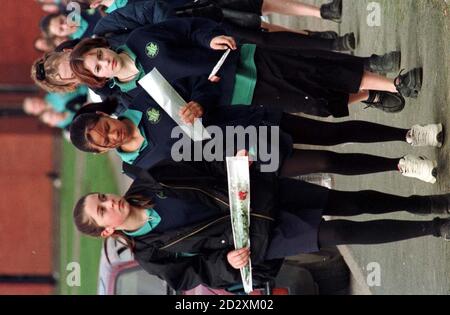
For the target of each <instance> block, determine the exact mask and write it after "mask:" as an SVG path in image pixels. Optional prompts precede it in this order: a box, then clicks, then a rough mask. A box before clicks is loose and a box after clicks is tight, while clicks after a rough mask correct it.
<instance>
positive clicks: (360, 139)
mask: <svg viewBox="0 0 450 315" xmlns="http://www.w3.org/2000/svg"><path fill="white" fill-rule="evenodd" d="M280 128H281V130H283V131H284V132H286V133H288V134H290V135H291V136H292V139H293V140H294V143H297V144H309V145H325V146H332V145H338V144H342V143H348V142H355V143H376V142H387V141H405V140H406V134H407V132H408V130H407V129H401V128H395V127H390V126H385V125H380V124H374V123H371V122H366V121H348V122H342V123H329V122H323V121H319V120H314V119H309V118H305V117H300V116H296V115H290V114H286V113H284V114H283V116H282V119H281V123H280Z"/></svg>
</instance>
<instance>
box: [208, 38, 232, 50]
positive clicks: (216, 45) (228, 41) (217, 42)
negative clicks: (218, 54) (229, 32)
mask: <svg viewBox="0 0 450 315" xmlns="http://www.w3.org/2000/svg"><path fill="white" fill-rule="evenodd" d="M209 46H211V48H212V49H214V50H227V49H228V48H230V49H232V50H235V49H236V48H237V46H236V41H235V40H234V38H233V37H230V36H225V35H220V36H217V37H214V38H213V39H212V40H211V43H209Z"/></svg>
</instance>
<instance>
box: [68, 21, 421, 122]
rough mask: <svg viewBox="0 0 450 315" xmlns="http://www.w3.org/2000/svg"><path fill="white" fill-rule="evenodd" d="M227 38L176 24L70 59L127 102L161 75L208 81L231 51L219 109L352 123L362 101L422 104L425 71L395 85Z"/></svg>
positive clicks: (357, 61) (349, 61)
mask: <svg viewBox="0 0 450 315" xmlns="http://www.w3.org/2000/svg"><path fill="white" fill-rule="evenodd" d="M208 25H209V26H208ZM224 33H225V31H224V30H223V29H221V28H220V27H219V26H218V25H217V24H215V23H213V22H210V21H208V20H205V19H181V18H180V19H174V20H170V21H167V22H164V23H159V24H157V25H154V26H149V27H142V28H140V29H137V30H135V31H134V32H133V33H132V34H131V35H130V36H129V38H128V40H127V44H126V45H125V46H123V47H122V48H121V49H119V50H117V51H113V50H111V49H108V48H107V45H108V43H107V42H106V41H105V40H102V39H100V38H97V39H87V40H83V41H82V42H80V43H79V44H78V45H77V46H76V47H75V48H74V50H73V51H72V53H71V67H72V70H73V71H74V73H75V75H76V76H77V77H79V78H80V80H81V81H82V82H84V83H86V84H88V85H91V86H102V85H104V84H105V83H106V82H107V81H108V80H113V81H114V83H115V85H118V86H119V88H120V89H121V90H122V91H123V92H124V93H127V94H128V93H135V92H136V90H135V89H138V90H139V89H140V88H138V87H137V81H138V80H139V79H140V78H142V76H143V75H145V74H146V73H148V72H149V71H151V70H153V68H155V67H156V68H157V69H158V70H159V71H160V72H161V74H162V75H163V76H164V77H165V78H166V79H167V80H168V81H169V82H170V83H172V82H174V81H175V80H177V79H180V78H183V77H190V76H198V75H202V76H208V75H209V74H210V72H211V70H212V69H213V68H214V66H215V64H216V63H217V61H218V60H219V59H220V57H221V55H222V53H221V52H219V51H218V50H226V49H228V48H231V49H232V50H233V52H231V53H230V55H229V56H228V58H227V60H226V61H225V63H224V65H223V66H222V68H221V70H220V72H219V74H218V75H217V76H214V77H211V78H210V80H211V81H213V82H216V83H217V82H218V81H220V82H219V83H218V85H219V86H220V88H221V90H222V95H221V99H220V100H218V104H220V105H230V104H247V105H250V104H253V105H264V106H273V107H278V108H283V110H284V111H287V112H303V113H307V114H311V115H316V116H334V117H345V116H348V114H349V109H348V105H349V104H352V103H355V102H359V101H365V102H367V104H368V105H369V106H371V107H376V108H378V109H381V110H384V111H387V112H399V111H401V110H402V109H403V108H404V105H405V100H404V98H403V96H406V97H417V95H418V93H419V91H420V89H421V82H422V70H421V69H414V70H412V71H410V72H408V73H406V74H403V75H399V76H397V78H395V79H393V80H391V79H388V78H386V77H383V76H380V75H377V74H375V73H372V72H369V71H366V70H365V68H370V67H367V66H366V65H367V64H370V63H371V59H370V58H359V57H353V56H347V55H341V54H338V53H332V52H321V53H320V54H319V55H317V54H316V52H304V53H301V52H298V53H292V52H289V53H288V52H284V53H282V52H279V51H274V50H269V49H263V48H259V47H256V46H255V45H247V44H246V45H243V46H240V47H239V49H237V45H236V43H235V41H234V39H233V38H232V37H228V36H226V35H222V34H224ZM215 50H217V51H215Z"/></svg>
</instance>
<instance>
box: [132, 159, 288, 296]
mask: <svg viewBox="0 0 450 315" xmlns="http://www.w3.org/2000/svg"><path fill="white" fill-rule="evenodd" d="M125 168H126V169H127V171H128V172H134V173H135V174H136V176H138V179H137V180H135V181H134V183H133V185H132V186H131V187H130V189H129V191H128V192H127V194H126V195H127V196H131V195H136V194H144V195H145V196H150V197H151V196H154V195H155V194H158V193H164V195H165V196H167V197H168V198H179V199H182V200H195V201H200V202H201V203H203V204H206V205H208V206H209V207H214V208H218V209H220V211H221V213H223V214H222V215H217V217H215V218H213V219H211V220H208V221H207V222H201V223H199V224H195V225H191V226H186V227H183V228H181V229H177V230H174V231H169V232H164V233H148V234H146V235H144V236H139V237H136V238H134V242H135V248H134V253H135V258H136V259H137V261H138V262H139V264H140V265H141V266H142V267H143V268H144V269H145V270H146V271H147V272H149V273H150V274H154V275H157V276H158V277H160V278H161V279H163V280H165V281H167V283H168V284H169V286H171V287H172V288H174V289H176V290H188V289H191V288H194V287H196V286H198V285H200V284H204V285H207V286H209V287H212V288H227V287H230V286H231V285H234V284H237V283H240V282H241V278H240V272H239V270H236V269H234V268H232V267H231V266H230V265H229V263H228V261H227V258H226V256H227V254H228V253H229V252H230V251H232V250H234V246H233V235H232V229H231V220H230V214H229V205H228V194H227V186H226V185H227V184H226V181H225V182H223V181H220V180H218V179H217V178H226V176H223V172H224V169H223V165H220V164H214V163H202V162H193V163H174V162H171V161H167V162H166V161H164V162H162V163H160V164H158V165H157V166H155V167H154V168H152V169H151V170H150V171H149V173H150V174H151V176H150V174H149V173H147V172H144V171H142V170H140V169H136V168H133V167H131V168H130V166H129V165H128V166H126V167H125ZM255 176H256V177H255ZM255 176H253V175H252V177H251V178H252V180H251V192H250V196H251V204H252V209H251V222H252V223H251V225H250V237H251V259H252V267H253V268H252V270H253V279H254V282H255V283H256V284H258V283H262V282H264V281H268V280H271V279H273V278H274V277H275V276H276V274H277V272H278V271H279V268H280V267H281V264H282V261H283V260H281V259H277V260H270V261H267V260H265V259H264V257H265V252H266V249H267V247H268V245H269V243H270V235H271V231H272V228H273V225H274V221H275V219H274V217H275V216H276V213H275V212H276V210H275V206H274V205H275V200H276V193H274V192H276V191H277V189H276V180H275V177H273V175H271V174H264V175H262V174H255ZM181 253H196V255H194V256H189V257H186V256H182V255H181Z"/></svg>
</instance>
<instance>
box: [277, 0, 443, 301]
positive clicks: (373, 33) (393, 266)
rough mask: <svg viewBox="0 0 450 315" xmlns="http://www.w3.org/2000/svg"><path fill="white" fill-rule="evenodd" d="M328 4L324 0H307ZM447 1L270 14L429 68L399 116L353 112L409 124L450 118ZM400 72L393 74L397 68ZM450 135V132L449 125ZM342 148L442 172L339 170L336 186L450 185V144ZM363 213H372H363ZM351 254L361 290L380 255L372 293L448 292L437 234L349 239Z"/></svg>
mask: <svg viewBox="0 0 450 315" xmlns="http://www.w3.org/2000/svg"><path fill="white" fill-rule="evenodd" d="M305 2H307V3H315V4H322V3H324V2H325V1H312V0H305ZM371 2H375V3H378V4H380V7H381V13H382V17H381V25H380V26H379V27H369V26H368V24H367V22H366V21H367V15H368V14H369V13H370V12H369V11H368V10H367V7H368V5H369V3H371ZM449 9H450V7H449V5H447V4H446V2H445V1H443V0H402V1H397V0H382V1H369V0H344V17H343V18H344V19H343V23H342V24H341V25H340V26H338V25H337V24H335V23H332V22H321V21H318V20H316V19H312V18H301V19H300V18H292V17H280V16H271V17H270V20H271V21H272V22H276V23H279V24H283V25H287V26H290V27H295V28H298V29H312V30H326V29H332V30H336V31H340V32H341V33H346V32H349V31H353V32H355V34H357V36H358V39H359V47H358V49H357V50H356V52H355V53H356V54H357V55H360V56H368V55H370V54H372V53H385V52H388V51H391V50H401V51H402V54H403V60H402V67H403V68H406V69H410V68H413V67H416V66H423V67H424V86H423V91H422V93H421V95H420V97H419V98H418V99H417V100H413V101H411V100H408V103H407V107H406V109H405V110H404V111H403V112H402V113H400V114H395V115H388V114H385V113H382V112H379V111H376V110H372V109H367V110H363V107H362V106H361V105H354V107H353V108H352V113H351V118H352V119H362V120H369V121H374V122H378V123H383V124H388V125H396V126H399V127H403V128H409V127H410V126H412V125H413V124H416V123H429V122H437V121H439V122H442V123H444V124H446V125H448V126H450V124H449V122H448V120H449V119H448V112H449V110H450V109H449V106H448V104H449V83H448V79H447V74H448V73H449V72H448V71H449V62H450V59H449V56H448V54H449V51H450V50H449V48H450V47H449V45H450V44H449V43H450V41H449V39H450V38H449V36H450V35H449V32H448V30H449V25H450V17H449V16H448V10H449ZM394 75H395V74H394ZM447 136H448V132H447ZM332 149H333V150H336V151H342V152H366V153H369V154H376V155H386V156H389V157H400V156H403V155H406V154H408V153H415V154H423V155H426V156H428V157H430V158H436V159H438V160H439V163H440V176H439V179H438V183H437V184H436V185H429V184H424V183H421V182H419V181H416V180H411V179H407V178H403V177H402V176H400V175H399V174H398V173H394V172H392V173H384V174H379V175H372V176H357V177H343V176H337V177H336V187H337V188H338V189H341V190H359V189H375V190H380V191H383V192H388V193H395V194H400V195H410V194H438V193H444V192H450V181H449V175H450V169H449V167H450V166H449V165H448V158H447V156H448V154H449V145H448V144H446V145H445V146H444V148H442V149H441V150H435V149H428V148H424V149H422V148H420V149H416V148H415V149H413V148H411V147H409V146H408V145H406V144H404V143H385V144H376V145H354V144H348V145H345V146H341V147H335V148H332ZM385 218H396V219H410V220H415V219H417V220H420V219H421V218H416V217H413V216H411V215H408V214H397V215H392V216H386V217H385ZM358 219H374V217H369V216H363V217H361V218H356V220H358ZM344 251H345V255H346V256H347V259H349V260H352V261H353V264H352V267H353V268H354V267H355V266H357V267H358V268H356V269H354V277H355V279H356V280H357V281H359V282H360V286H361V287H362V289H361V290H360V291H357V292H359V293H367V291H366V290H365V289H364V288H365V287H367V284H366V283H364V282H365V279H366V278H367V275H368V273H367V271H366V270H365V267H366V266H367V265H368V264H369V263H371V262H376V263H378V264H379V266H380V268H381V286H378V287H377V286H375V287H371V288H370V291H371V292H372V293H373V294H449V293H450V260H449V258H450V247H449V244H447V243H444V242H442V241H441V240H438V239H433V238H431V237H430V238H424V239H419V240H414V241H405V242H401V243H397V244H393V245H383V246H371V247H369V246H351V247H349V248H344Z"/></svg>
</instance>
